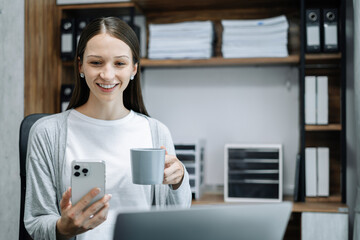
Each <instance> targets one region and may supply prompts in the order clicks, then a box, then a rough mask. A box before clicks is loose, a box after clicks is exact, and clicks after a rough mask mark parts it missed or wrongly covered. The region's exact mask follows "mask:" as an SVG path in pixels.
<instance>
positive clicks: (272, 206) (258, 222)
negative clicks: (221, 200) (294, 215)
mask: <svg viewBox="0 0 360 240" xmlns="http://www.w3.org/2000/svg"><path fill="white" fill-rule="evenodd" d="M291 209H292V203H291V202H281V203H256V204H255V203H251V204H250V203H249V204H241V205H238V204H237V205H235V204H231V205H206V206H193V207H191V208H189V209H165V210H150V211H147V212H128V213H120V214H118V216H117V219H116V225H115V229H114V240H234V239H244V240H263V239H266V240H280V239H282V238H283V237H284V233H285V230H286V227H287V224H288V221H289V218H290V214H291Z"/></svg>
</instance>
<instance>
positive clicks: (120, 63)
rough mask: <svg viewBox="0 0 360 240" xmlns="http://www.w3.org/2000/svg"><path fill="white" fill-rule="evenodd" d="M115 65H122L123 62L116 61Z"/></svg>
mask: <svg viewBox="0 0 360 240" xmlns="http://www.w3.org/2000/svg"><path fill="white" fill-rule="evenodd" d="M115 65H116V66H123V65H125V63H124V62H116V63H115Z"/></svg>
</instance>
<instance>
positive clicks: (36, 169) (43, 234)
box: [24, 120, 60, 239]
mask: <svg viewBox="0 0 360 240" xmlns="http://www.w3.org/2000/svg"><path fill="white" fill-rule="evenodd" d="M41 123H44V121H43V120H39V121H38V122H36V123H35V124H34V126H33V127H32V129H31V131H30V134H29V143H28V151H27V160H26V161H27V166H26V196H25V212H24V223H25V227H26V229H27V231H28V232H29V234H30V235H31V236H32V238H33V239H56V221H57V220H58V219H59V217H60V210H59V208H58V205H57V202H58V201H57V197H56V184H55V169H54V165H53V157H54V149H53V148H52V145H53V144H54V138H53V137H54V136H53V134H51V133H52V131H51V130H53V129H51V128H50V129H49V127H48V126H45V124H41ZM50 126H51V125H50Z"/></svg>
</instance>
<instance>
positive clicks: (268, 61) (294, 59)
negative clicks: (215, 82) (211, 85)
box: [141, 55, 299, 67]
mask: <svg viewBox="0 0 360 240" xmlns="http://www.w3.org/2000/svg"><path fill="white" fill-rule="evenodd" d="M298 63H299V55H290V56H288V57H283V58H221V57H213V58H210V59H161V60H157V59H147V58H143V59H141V66H143V67H205V66H238V65H277V64H298Z"/></svg>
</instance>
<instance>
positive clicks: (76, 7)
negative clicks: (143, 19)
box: [57, 2, 136, 10]
mask: <svg viewBox="0 0 360 240" xmlns="http://www.w3.org/2000/svg"><path fill="white" fill-rule="evenodd" d="M57 7H58V8H59V9H60V10H79V9H93V8H96V9H99V8H128V7H136V5H135V4H134V3H133V2H119V3H92V4H71V5H57Z"/></svg>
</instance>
